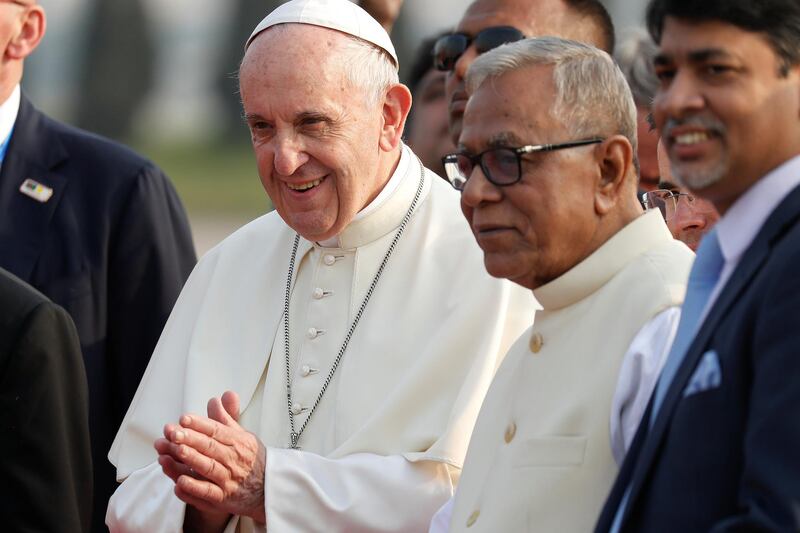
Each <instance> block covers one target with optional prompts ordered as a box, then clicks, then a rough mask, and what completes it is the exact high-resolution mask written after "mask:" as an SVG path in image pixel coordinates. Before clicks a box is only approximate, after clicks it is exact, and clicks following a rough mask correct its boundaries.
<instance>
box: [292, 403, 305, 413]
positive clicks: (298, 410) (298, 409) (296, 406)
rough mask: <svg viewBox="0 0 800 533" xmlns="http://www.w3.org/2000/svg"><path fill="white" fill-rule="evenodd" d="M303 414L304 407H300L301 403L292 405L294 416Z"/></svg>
mask: <svg viewBox="0 0 800 533" xmlns="http://www.w3.org/2000/svg"><path fill="white" fill-rule="evenodd" d="M302 412H303V406H302V405H300V403H299V402H294V403H293V404H292V414H293V415H299V414H300V413H302Z"/></svg>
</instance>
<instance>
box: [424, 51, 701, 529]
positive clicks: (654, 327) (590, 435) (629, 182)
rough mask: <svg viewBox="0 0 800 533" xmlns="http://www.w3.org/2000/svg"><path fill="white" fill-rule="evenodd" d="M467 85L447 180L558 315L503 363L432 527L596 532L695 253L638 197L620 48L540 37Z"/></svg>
mask: <svg viewBox="0 0 800 533" xmlns="http://www.w3.org/2000/svg"><path fill="white" fill-rule="evenodd" d="M467 91H468V93H469V94H470V99H469V103H468V104H467V106H466V112H465V115H464V129H463V131H462V133H461V137H460V142H459V149H458V151H457V152H456V153H454V154H451V155H448V156H446V157H445V161H444V163H445V168H446V171H447V174H448V178H449V179H450V181H451V183H452V184H453V186H454V187H455V188H456V189H458V190H460V191H461V208H462V211H463V213H464V215H465V217H466V219H467V221H468V222H469V224H470V226H471V228H472V231H473V234H474V235H475V239H476V240H477V242H478V244H479V245H480V247H481V249H482V250H483V253H484V265H485V266H486V269H487V270H488V272H489V273H490V274H492V275H493V276H495V277H499V278H507V279H509V280H511V281H514V282H515V283H517V284H519V285H521V286H523V287H525V288H527V289H530V290H532V291H533V294H534V296H535V297H536V299H537V300H538V302H539V303H540V304H541V305H542V308H543V309H542V310H541V311H538V312H537V315H536V320H535V323H534V325H533V326H532V327H531V328H529V329H528V331H526V332H525V333H524V334H523V335H522V336H521V337H520V338H519V340H517V342H516V343H515V344H514V346H512V348H511V349H510V351H509V353H508V354H507V355H506V357H505V359H504V360H503V363H502V365H501V366H500V368H499V369H498V372H497V374H496V375H495V378H494V380H493V382H492V385H491V387H490V389H489V392H488V393H487V396H486V399H485V400H484V403H483V406H482V407H481V412H480V414H479V415H478V420H477V423H476V425H475V430H474V431H473V434H472V439H471V441H470V445H469V450H468V451H467V458H466V460H465V463H464V470H463V472H462V475H461V480H460V482H459V486H458V490H457V492H456V495H455V498H454V500H451V502H452V503H450V504H447V505H446V506H445V507H443V508H442V509H441V510H440V511H439V513H437V515H436V516H435V517H434V522H433V523H432V528H431V531H432V532H434V531H435V532H442V531H450V532H451V533H452V532H460V531H465V532H466V531H469V532H470V533H472V532H474V531H485V532H497V531H514V532H524V531H559V532H585V531H588V530H589V529H590V528H591V526H592V524H593V523H594V521H595V519H596V517H597V514H598V513H599V511H600V508H601V506H602V503H603V499H604V497H605V494H606V493H607V491H608V489H609V487H610V486H611V483H612V482H613V480H614V476H615V473H616V471H617V465H618V464H619V463H620V462H621V459H622V457H623V456H624V454H625V451H626V449H627V446H628V444H629V443H630V440H631V437H632V435H633V433H634V432H635V430H636V427H637V426H638V423H639V419H640V418H641V415H642V412H643V411H644V408H645V405H646V403H647V401H648V399H649V396H650V393H651V391H652V387H653V385H654V382H655V379H656V376H657V375H658V371H659V369H660V366H661V362H662V361H663V357H664V355H665V348H666V347H667V346H668V343H669V340H670V338H671V335H672V332H673V331H674V327H675V324H676V319H677V317H678V315H679V311H678V309H677V306H678V305H680V303H681V301H682V299H683V293H684V291H685V280H686V278H687V275H688V272H689V268H690V264H691V261H692V253H691V252H690V251H689V250H688V249H687V248H686V246H684V245H683V244H682V243H680V242H678V241H675V240H674V239H673V238H672V235H671V234H670V233H669V231H668V230H667V228H666V225H665V224H664V220H663V218H662V217H661V216H660V215H659V214H658V213H654V212H651V213H645V214H643V213H642V209H641V206H640V205H639V203H638V201H637V200H636V197H635V190H636V185H637V178H636V171H635V167H634V164H633V159H634V154H635V153H636V107H635V104H634V102H633V98H632V96H631V93H630V89H629V87H628V85H627V83H626V81H625V78H624V76H623V75H622V72H620V70H619V68H618V67H617V66H616V65H615V64H614V62H613V60H612V59H611V57H609V55H608V54H606V53H605V52H603V51H600V50H598V49H596V48H594V47H591V46H588V45H585V44H582V43H578V42H575V41H567V40H564V39H559V38H556V37H543V38H539V39H526V40H523V41H519V42H516V43H513V44H511V45H509V46H505V47H502V48H498V49H496V50H492V51H490V52H488V53H486V54H485V55H484V56H482V57H480V58H478V59H477V60H476V61H475V63H474V64H473V65H472V67H470V71H469V73H468V75H467ZM449 513H452V515H451V518H450V519H448V516H447V515H448V514H449ZM448 523H449V526H448Z"/></svg>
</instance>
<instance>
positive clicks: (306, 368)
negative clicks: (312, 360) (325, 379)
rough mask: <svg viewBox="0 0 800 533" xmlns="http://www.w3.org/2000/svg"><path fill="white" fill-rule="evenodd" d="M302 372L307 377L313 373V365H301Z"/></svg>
mask: <svg viewBox="0 0 800 533" xmlns="http://www.w3.org/2000/svg"><path fill="white" fill-rule="evenodd" d="M300 374H302V375H303V377H306V376H307V375H309V374H311V367H310V366H308V365H303V366H301V367H300Z"/></svg>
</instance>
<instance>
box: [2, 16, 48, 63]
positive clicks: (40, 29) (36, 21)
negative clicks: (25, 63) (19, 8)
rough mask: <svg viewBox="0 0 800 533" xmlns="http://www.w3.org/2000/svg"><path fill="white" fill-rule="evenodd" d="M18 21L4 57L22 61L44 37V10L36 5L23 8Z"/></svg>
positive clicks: (45, 25) (45, 24) (45, 22)
mask: <svg viewBox="0 0 800 533" xmlns="http://www.w3.org/2000/svg"><path fill="white" fill-rule="evenodd" d="M23 9H24V13H23V14H22V15H21V18H20V20H19V26H18V31H17V32H16V34H15V35H14V36H13V37H12V39H11V41H9V43H8V45H7V46H6V53H5V55H6V57H7V58H9V59H17V60H22V59H25V58H26V57H28V56H29V55H31V53H32V52H33V51H34V50H35V49H36V47H37V46H39V41H41V40H42V37H44V32H45V29H46V27H47V19H46V18H45V15H44V9H43V8H42V6H40V5H38V4H34V5H31V6H27V7H24V8H23Z"/></svg>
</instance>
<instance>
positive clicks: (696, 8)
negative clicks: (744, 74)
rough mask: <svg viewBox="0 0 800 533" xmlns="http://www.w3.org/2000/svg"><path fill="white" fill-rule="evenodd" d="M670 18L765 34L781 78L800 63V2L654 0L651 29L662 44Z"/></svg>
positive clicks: (649, 12)
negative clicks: (663, 34) (666, 23)
mask: <svg viewBox="0 0 800 533" xmlns="http://www.w3.org/2000/svg"><path fill="white" fill-rule="evenodd" d="M666 17H675V18H679V19H685V20H690V21H695V22H707V21H712V20H718V21H722V22H726V23H728V24H732V25H734V26H737V27H739V28H741V29H743V30H746V31H750V32H754V33H761V34H762V35H764V37H766V39H767V41H768V42H769V43H770V45H771V46H772V48H773V50H774V51H775V53H776V54H777V56H778V57H779V58H780V59H781V62H782V65H781V74H782V75H786V73H787V72H788V69H789V67H790V66H792V65H796V64H798V63H800V2H798V0H705V1H703V2H698V1H697V0H652V1H651V2H650V4H649V5H648V6H647V29H648V30H649V31H650V35H652V36H653V40H654V41H655V42H657V43H660V42H661V35H662V32H663V29H664V20H665V19H666Z"/></svg>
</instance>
